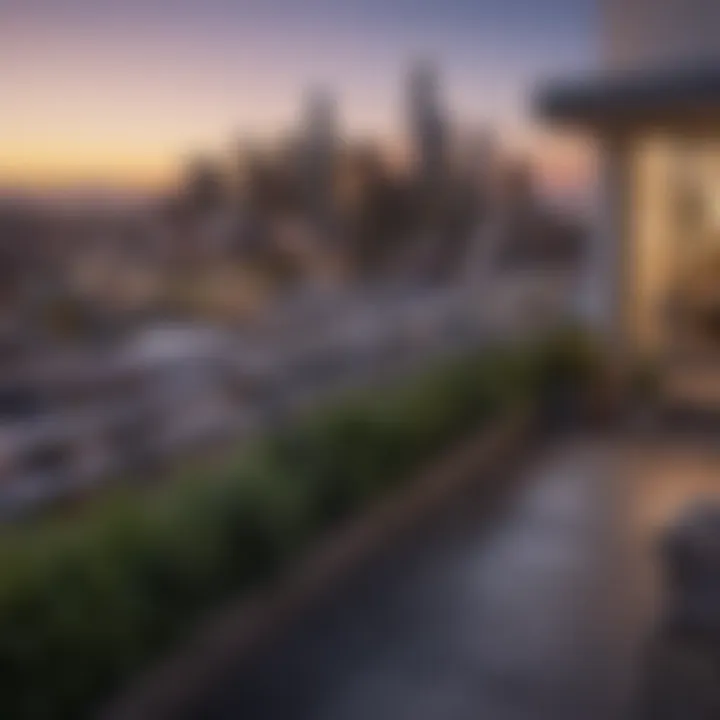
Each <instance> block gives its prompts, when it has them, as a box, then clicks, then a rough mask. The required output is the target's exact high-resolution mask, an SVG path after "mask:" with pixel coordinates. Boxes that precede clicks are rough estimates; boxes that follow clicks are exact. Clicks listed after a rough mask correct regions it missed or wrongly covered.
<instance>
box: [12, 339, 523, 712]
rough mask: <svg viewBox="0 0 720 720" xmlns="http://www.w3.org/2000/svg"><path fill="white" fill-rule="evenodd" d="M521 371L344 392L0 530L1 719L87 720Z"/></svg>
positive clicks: (479, 369) (519, 391)
mask: <svg viewBox="0 0 720 720" xmlns="http://www.w3.org/2000/svg"><path fill="white" fill-rule="evenodd" d="M533 370H534V369H533V367H532V363H529V362H528V361H527V357H526V356H525V355H523V354H521V353H517V352H516V353H505V352H500V351H497V352H493V351H486V352H484V353H483V355H482V356H481V357H480V358H471V359H465V360H458V361H455V362H452V363H450V364H446V365H444V366H443V367H440V368H437V369H435V370H433V371H432V372H430V373H426V374H424V375H423V376H422V377H419V378H415V379H413V380H411V381H408V382H405V383H404V384H403V385H402V386H401V387H399V388H394V389H392V390H386V391H384V392H378V393H377V394H373V395H371V396H370V395H357V396H354V397H349V398H347V399H346V400H345V401H344V402H342V403H340V404H338V405H337V406H335V407H332V408H329V409H326V410H324V411H322V412H320V413H318V414H316V415H314V416H313V417H309V418H306V419H305V420H303V421H302V422H298V423H297V425H296V426H295V427H292V428H289V429H286V430H284V431H283V432H280V433H278V434H277V435H276V436H275V437H273V438H270V439H269V440H267V441H264V442H263V443H262V444H260V445H259V446H256V447H253V448H252V449H249V450H245V451H244V452H243V453H242V454H240V455H239V456H237V457H235V458H232V459H229V460H227V461H226V462H224V463H221V464H220V465H219V466H218V467H213V468H209V469H208V470H207V471H206V472H205V473H204V474H203V473H198V472H193V473H191V474H188V477H185V478H178V479H177V481H176V482H173V483H172V484H166V485H163V486H161V487H160V488H159V489H158V490H156V491H155V492H153V493H152V494H149V495H148V494H143V495H140V494H131V493H128V494H126V495H121V496H116V497H114V498H112V499H111V500H109V501H107V502H106V503H104V504H102V505H96V506H93V507H91V508H89V509H88V510H87V511H86V512H84V513H83V514H79V515H76V516H73V517H70V518H68V517H65V518H60V519H54V520H49V521H46V522H45V523H43V524H42V525H39V526H38V525H34V526H29V527H27V528H16V529H13V530H8V531H6V533H5V534H4V536H3V538H2V546H0V717H3V718H13V719H14V720H22V719H23V718H72V719H73V720H75V719H77V718H81V717H87V716H92V715H93V714H94V712H95V711H96V710H97V707H98V703H99V702H101V701H102V700H103V699H105V698H107V697H108V695H110V694H111V693H113V692H115V691H117V689H118V688H119V687H120V686H121V685H122V683H123V682H124V681H126V680H127V679H128V678H129V677H130V676H132V675H133V674H135V673H137V672H138V671H139V670H140V669H142V668H144V667H146V666H147V665H148V663H149V662H151V661H152V660H153V659H154V658H157V657H158V656H159V655H161V654H162V653H164V652H167V651H168V650H169V649H170V648H171V647H172V645H173V644H174V643H177V642H179V641H180V640H181V639H182V638H183V637H184V636H185V635H186V634H187V632H188V630H189V628H191V627H192V625H193V623H194V622H196V621H197V620H198V619H199V617H200V616H201V614H202V613H205V612H208V611H211V610H212V609H213V608H214V607H216V606H217V605H218V604H219V603H221V602H223V601H224V600H226V599H227V598H229V597H232V596H233V595H234V594H237V593H242V592H244V591H247V590H248V589H250V588H251V587H252V586H253V584H255V583H257V582H259V581H261V580H263V579H264V578H266V577H268V575H270V574H272V573H274V572H276V571H277V570H278V569H279V568H280V567H282V566H283V565H285V564H287V563H289V562H291V561H292V558H293V557H295V556H296V555H297V553H299V552H301V551H302V550H303V548H305V547H306V546H307V543H308V542H310V541H311V540H313V539H314V538H316V537H317V536H318V534H319V533H322V532H323V531H325V530H326V529H327V528H328V527H330V526H331V525H332V524H333V523H335V522H337V521H338V520H339V519H341V518H343V517H345V516H347V515H348V514H350V513H352V512H355V511H356V510H357V509H358V508H360V507H361V506H363V505H364V504H366V503H368V502H371V501H372V500H373V499H374V498H376V497H378V496H380V495H382V494H383V493H386V492H388V490H390V489H391V488H392V487H393V486H395V485H396V484H398V483H400V482H403V481H406V480H407V479H408V478H410V477H411V476H412V473H413V472H414V471H415V470H417V468H418V467H419V466H421V465H422V464H423V463H424V462H425V461H426V460H427V459H428V457H430V456H431V455H433V454H436V453H438V452H439V451H441V450H442V448H443V447H444V446H445V445H446V444H447V443H449V442H451V441H453V440H454V439H455V438H457V437H458V436H459V435H461V434H463V433H466V432H469V431H470V430H471V429H474V428H476V427H478V426H479V425H481V424H482V423H483V422H485V421H487V420H488V419H490V418H492V417H493V416H494V415H496V414H497V413H498V412H499V411H500V410H501V409H503V408H506V407H507V406H508V405H510V404H511V403H514V402H516V401H520V400H523V399H527V397H528V396H529V394H530V392H531V381H532V379H533V378H534V377H535V374H534V372H533Z"/></svg>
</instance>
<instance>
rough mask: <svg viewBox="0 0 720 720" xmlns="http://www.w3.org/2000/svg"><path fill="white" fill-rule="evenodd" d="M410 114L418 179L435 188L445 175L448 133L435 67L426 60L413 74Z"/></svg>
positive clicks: (409, 83) (410, 81) (410, 90)
mask: <svg viewBox="0 0 720 720" xmlns="http://www.w3.org/2000/svg"><path fill="white" fill-rule="evenodd" d="M408 111H409V125H410V137H411V142H412V147H411V152H412V159H413V165H414V168H415V172H416V174H417V179H418V180H419V181H420V183H421V184H422V185H423V186H425V187H434V186H436V185H437V183H438V182H439V181H440V180H441V178H442V176H443V174H444V171H445V162H446V151H447V137H446V135H447V129H446V118H445V113H444V110H443V107H442V103H441V101H440V96H439V89H438V78H437V73H436V71H435V68H434V66H433V65H432V64H431V63H429V62H428V61H426V60H423V61H421V62H418V63H417V64H416V65H415V66H414V67H413V68H412V70H411V71H410V77H409V82H408Z"/></svg>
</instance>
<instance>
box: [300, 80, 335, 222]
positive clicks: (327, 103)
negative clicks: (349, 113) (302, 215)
mask: <svg viewBox="0 0 720 720" xmlns="http://www.w3.org/2000/svg"><path fill="white" fill-rule="evenodd" d="M302 138H303V139H302V161H301V162H302V169H301V176H302V184H303V186H304V193H303V194H304V196H305V204H306V209H307V211H308V213H309V215H310V219H311V220H312V221H313V223H314V224H315V225H316V226H317V227H318V229H320V230H321V231H325V232H327V231H328V230H329V227H328V226H329V223H330V222H331V220H332V215H333V210H334V188H335V163H336V149H337V123H336V106H335V99H334V98H333V96H332V95H331V94H330V93H329V92H327V91H325V90H313V91H312V92H310V93H309V94H308V96H307V99H306V103H305V109H304V117H303V128H302Z"/></svg>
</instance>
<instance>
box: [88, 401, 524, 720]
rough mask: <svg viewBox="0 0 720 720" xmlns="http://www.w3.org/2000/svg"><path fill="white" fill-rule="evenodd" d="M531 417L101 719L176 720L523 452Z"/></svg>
mask: <svg viewBox="0 0 720 720" xmlns="http://www.w3.org/2000/svg"><path fill="white" fill-rule="evenodd" d="M533 420H534V413H533V412H531V411H530V410H527V409H523V410H521V411H516V412H513V413H512V414H510V415H507V416H505V417H503V418H502V419H500V420H499V421H497V422H495V423H494V424H493V425H491V426H490V427H488V428H485V429H483V430H482V431H480V432H479V433H476V434H475V435H474V436H473V437H471V438H469V439H466V440H465V441H463V442H462V443H460V444H459V445H457V446H456V447H454V448H453V449H451V450H450V451H449V452H447V453H446V454H445V455H444V456H443V457H442V458H440V459H439V461H437V462H435V463H432V464H431V465H430V466H429V467H428V468H427V469H426V470H425V471H423V472H421V473H420V474H419V476H418V477H417V478H416V479H415V480H411V481H410V482H408V483H407V484H405V485H403V486H402V487H400V488H399V489H398V490H397V491H395V492H394V493H393V494H391V495H389V496H388V497H386V498H384V499H381V500H380V501H379V502H378V503H376V504H374V505H372V506H371V507H369V508H368V509H367V510H365V511H364V512H363V513H362V514H360V515H359V516H357V517H355V518H353V519H351V520H350V521H348V522H347V523H345V524H344V525H341V526H340V527H338V528H337V529H336V530H335V531H333V532H331V533H329V534H327V535H325V536H324V537H323V538H321V539H320V540H319V542H318V544H317V545H316V546H315V548H314V549H312V550H311V551H310V552H309V553H308V554H307V555H306V556H305V558H304V559H303V560H301V561H300V562H298V563H296V564H295V565H293V566H292V567H289V568H288V569H287V570H286V571H285V572H283V573H281V574H280V575H279V576H278V577H277V578H276V579H274V580H273V581H271V582H270V583H268V584H267V585H266V586H265V587H262V588H260V589H259V590H257V591H256V592H254V593H251V594H250V595H249V596H244V597H242V598H240V599H239V600H237V599H236V600H235V601H232V602H231V603H230V604H229V605H228V606H226V607H225V608H224V609H222V608H221V609H220V611H219V612H217V613H215V614H214V615H213V616H212V618H211V619H209V620H208V621H206V622H205V623H203V624H201V625H200V627H199V628H198V629H197V630H196V631H195V633H194V634H193V635H192V636H191V638H190V640H189V641H188V642H187V643H185V644H184V645H183V646H182V647H181V648H180V649H179V650H178V651H177V652H176V653H175V654H174V655H173V656H172V657H170V658H168V659H167V660H166V661H165V662H161V663H160V665H159V666H156V667H155V668H153V669H151V670H150V672H149V673H147V674H146V675H145V676H144V677H141V678H140V679H139V680H138V681H137V682H136V683H135V684H134V685H131V686H130V688H129V689H128V690H127V691H126V693H124V694H123V695H121V696H120V697H119V698H116V699H115V701H114V702H112V703H111V704H110V706H109V707H107V708H106V709H105V711H104V712H102V713H100V715H99V717H100V718H101V720H171V719H174V718H177V717H180V716H182V714H183V712H187V710H188V709H189V708H191V707H192V706H193V705H194V704H195V703H196V702H197V700H198V699H199V698H201V697H202V696H204V695H205V694H206V693H208V692H209V691H210V690H211V689H212V688H213V687H214V685H215V683H216V682H217V681H218V679H219V678H222V677H223V674H224V673H225V672H227V670H228V668H230V667H232V664H233V663H236V662H237V661H238V660H239V659H242V658H243V657H245V656H247V655H248V654H249V653H251V652H252V651H254V650H257V649H258V648H259V647H261V646H262V644H263V643H265V642H268V641H269V640H271V639H272V637H273V636H274V635H275V634H276V633H277V632H279V631H281V630H282V629H283V628H284V627H287V625H288V623H289V622H290V621H292V620H293V619H295V618H297V617H298V616H299V615H300V614H301V613H302V612H303V611H304V610H307V609H308V608H309V607H311V606H312V604H313V603H314V602H315V601H317V600H318V599H319V598H321V597H322V596H323V595H324V594H325V593H327V592H328V591H330V590H331V589H332V588H333V587H335V586H336V584H337V583H338V582H340V581H341V580H342V579H343V578H344V577H346V576H348V575H349V574H350V573H351V572H352V571H353V570H356V569H357V568H358V567H359V566H360V565H361V564H362V563H364V562H366V561H368V560H370V559H371V558H372V557H373V556H375V555H377V553H378V552H379V551H380V550H381V549H382V548H383V547H385V546H387V544H388V543H391V542H393V541H394V540H398V539H400V538H401V537H402V536H403V535H404V534H406V533H409V532H410V531H412V530H413V529H415V528H417V527H418V526H419V525H420V524H421V523H422V522H423V521H424V520H427V519H428V518H430V517H432V515H433V514H434V513H436V512H438V511H439V510H440V509H441V508H442V507H443V506H444V505H446V504H447V503H448V502H449V501H450V500H452V499H453V498H457V497H458V496H459V495H461V494H462V492H463V491H464V490H467V489H469V488H471V487H472V486H474V485H478V484H481V483H482V481H483V479H486V477H487V476H488V474H489V472H490V471H491V470H493V469H495V468H498V467H499V466H500V465H501V464H502V463H503V462H506V461H507V460H509V459H511V458H514V457H516V456H518V455H519V454H521V448H522V446H523V445H524V443H525V441H527V440H528V439H529V437H530V435H531V431H532V429H533V425H534V423H533Z"/></svg>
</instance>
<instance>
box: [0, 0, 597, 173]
mask: <svg viewBox="0 0 720 720" xmlns="http://www.w3.org/2000/svg"><path fill="white" fill-rule="evenodd" d="M595 2H596V0H1V1H0V68H2V73H0V97H2V106H3V109H2V113H1V114H0V185H1V186H4V187H6V186H27V187H34V186H37V187H41V186H54V185H57V186H62V185H64V184H72V183H83V182H105V183H108V184H113V183H116V184H126V185H129V186H133V185H134V186H138V187H145V186H147V187H152V186H156V185H162V184H163V183H164V182H167V181H168V180H169V178H171V177H172V175H173V173H175V172H176V169H177V166H178V163H180V162H182V160H183V158H186V157H188V156H189V155H190V154H192V153H195V152H199V151H203V152H214V153H223V152H229V148H231V147H232V145H233V143H234V142H235V141H236V140H237V139H238V138H271V137H273V136H276V135H278V134H280V133H282V132H284V131H286V130H288V129H289V128H291V127H292V126H293V125H294V124H296V123H297V122H298V113H299V111H300V107H301V102H302V97H303V93H304V92H305V91H306V90H307V89H308V88H312V87H323V88H329V89H331V90H332V91H333V92H334V93H335V95H336V98H337V104H338V108H339V116H340V122H341V125H342V129H343V132H345V133H346V134H347V135H349V136H353V135H368V134H373V135H377V136H378V137H380V138H382V139H384V140H386V141H389V142H392V140H393V139H397V138H398V137H400V136H401V134H402V132H403V122H404V116H403V112H404V108H403V102H404V95H403V92H404V86H403V83H404V82H405V77H406V74H407V69H408V66H409V63H410V62H411V61H412V60H413V59H414V58H417V57H431V58H433V60H434V61H435V62H436V64H437V66H438V68H439V72H440V77H441V81H442V89H443V94H444V96H445V98H446V101H447V103H448V105H449V106H450V108H451V109H452V112H453V114H454V116H455V118H456V119H457V120H458V121H459V122H461V123H462V124H463V125H464V126H479V125H487V126H490V127H494V128H496V129H497V131H498V132H499V133H500V134H501V135H502V136H503V137H504V138H506V140H507V142H508V143H509V144H510V145H512V146H513V147H518V148H522V149H529V150H530V151H531V152H532V153H533V155H534V156H536V157H537V158H538V160H539V162H540V164H541V165H544V166H546V168H549V170H548V172H549V173H550V174H552V173H553V172H555V173H556V174H557V175H558V177H560V176H562V175H563V173H565V174H568V175H569V176H570V177H571V178H572V173H573V163H574V162H575V161H576V157H575V155H574V154H573V153H574V150H573V149H572V146H566V145H563V142H562V141H561V140H556V139H554V138H553V136H548V135H547V133H545V132H544V131H542V132H541V131H540V130H539V129H538V127H537V125H536V124H535V123H534V121H533V120H532V117H531V107H530V105H531V102H530V101H531V98H532V93H533V90H534V88H536V85H537V83H538V82H539V81H545V80H547V79H548V78H553V77H558V76H561V77H562V76H568V75H571V76H572V75H577V74H579V73H582V72H583V71H585V70H587V69H589V68H592V67H593V66H594V65H595V63H596V55H597V52H596V45H597V38H596V34H597V24H598V23H597V19H596V17H595V14H596V12H595V9H594V5H595ZM568 148H570V149H568Z"/></svg>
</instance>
